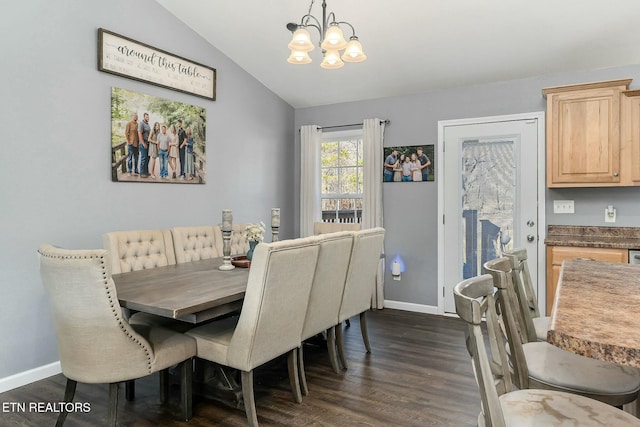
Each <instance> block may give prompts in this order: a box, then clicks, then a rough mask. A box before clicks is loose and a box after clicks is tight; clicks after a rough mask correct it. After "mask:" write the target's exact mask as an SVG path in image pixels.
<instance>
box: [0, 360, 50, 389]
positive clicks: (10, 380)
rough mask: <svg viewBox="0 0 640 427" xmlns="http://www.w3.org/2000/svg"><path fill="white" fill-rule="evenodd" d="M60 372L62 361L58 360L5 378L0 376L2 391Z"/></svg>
mask: <svg viewBox="0 0 640 427" xmlns="http://www.w3.org/2000/svg"><path fill="white" fill-rule="evenodd" d="M60 372H62V368H61V367H60V361H57V362H53V363H49V364H48V365H44V366H39V367H37V368H33V369H30V370H28V371H24V372H18V373H17V374H14V375H11V376H8V377H5V378H0V393H4V392H5V391H9V390H13V389H14V388H18V387H22V386H23V385H27V384H31V383H33V382H36V381H40V380H43V379H45V378H49V377H50V376H53V375H57V374H59V373H60Z"/></svg>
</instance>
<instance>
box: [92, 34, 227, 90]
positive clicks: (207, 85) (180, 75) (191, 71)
mask: <svg viewBox="0 0 640 427" xmlns="http://www.w3.org/2000/svg"><path fill="white" fill-rule="evenodd" d="M98 69H99V70H100V71H104V72H105V73H110V74H115V75H118V76H122V77H127V78H130V79H133V80H139V81H142V82H145V83H151V84H154V85H157V86H162V87H166V88H168V89H173V90H177V91H179V92H185V93H189V94H192V95H197V96H200V97H202V98H207V99H210V100H212V101H215V100H216V70H215V68H211V67H207V66H206V65H202V64H199V63H197V62H193V61H190V60H188V59H185V58H182V57H180V56H177V55H173V54H171V53H169V52H165V51H164V50H161V49H156V48H154V47H151V46H149V45H146V44H144V43H140V42H137V41H135V40H132V39H130V38H128V37H124V36H121V35H119V34H116V33H113V32H111V31H107V30H105V29H103V28H99V29H98Z"/></svg>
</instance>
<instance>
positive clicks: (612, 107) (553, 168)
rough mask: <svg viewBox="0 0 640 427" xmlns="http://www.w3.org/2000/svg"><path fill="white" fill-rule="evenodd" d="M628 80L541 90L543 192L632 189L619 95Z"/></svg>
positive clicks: (626, 85) (625, 88) (639, 99)
mask: <svg viewBox="0 0 640 427" xmlns="http://www.w3.org/2000/svg"><path fill="white" fill-rule="evenodd" d="M631 80H632V79H625V80H613V81H607V82H597V83H586V84H578V85H571V86H560V87H551V88H546V89H543V91H542V92H543V94H544V95H545V96H546V97H547V186H548V187H603V186H617V185H633V183H632V181H631V176H630V172H629V170H628V169H627V167H628V166H629V165H628V164H627V163H628V162H626V161H622V159H623V157H622V153H623V152H624V151H625V150H627V149H628V146H627V145H625V144H624V141H623V138H622V136H621V133H622V131H621V119H622V117H623V114H622V106H623V101H622V98H624V95H623V92H625V91H626V90H627V88H628V87H629V84H630V83H631ZM638 101H640V98H638ZM639 107H640V104H639ZM638 119H639V120H640V115H639V116H638ZM639 123H640V121H639ZM639 130H640V129H639ZM639 168H640V165H639ZM639 184H640V181H639Z"/></svg>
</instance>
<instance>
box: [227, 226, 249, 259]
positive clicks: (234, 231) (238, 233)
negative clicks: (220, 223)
mask: <svg viewBox="0 0 640 427" xmlns="http://www.w3.org/2000/svg"><path fill="white" fill-rule="evenodd" d="M247 225H249V224H235V223H234V224H232V225H231V240H229V244H230V245H231V255H243V254H246V253H247V252H248V251H249V241H248V240H247V236H246V235H245V230H246V228H247Z"/></svg>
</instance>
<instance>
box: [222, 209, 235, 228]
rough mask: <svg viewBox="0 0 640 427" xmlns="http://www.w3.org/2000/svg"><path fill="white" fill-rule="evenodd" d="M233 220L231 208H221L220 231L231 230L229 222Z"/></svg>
mask: <svg viewBox="0 0 640 427" xmlns="http://www.w3.org/2000/svg"><path fill="white" fill-rule="evenodd" d="M232 222H233V214H232V213H231V209H223V210H222V231H231V223H232Z"/></svg>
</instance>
